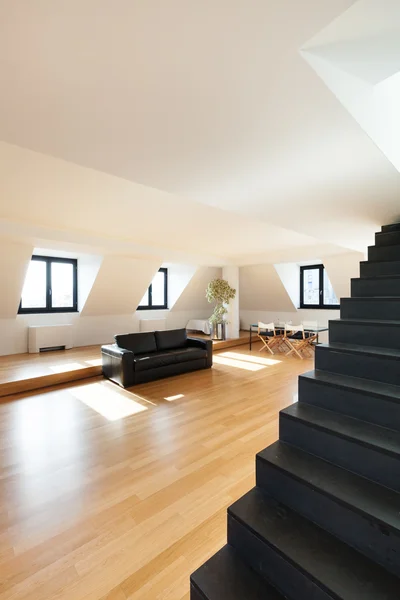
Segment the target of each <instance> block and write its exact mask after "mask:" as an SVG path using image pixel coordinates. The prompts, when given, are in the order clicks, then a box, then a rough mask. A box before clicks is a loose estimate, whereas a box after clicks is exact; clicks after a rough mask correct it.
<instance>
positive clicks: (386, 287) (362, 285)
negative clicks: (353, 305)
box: [351, 277, 400, 304]
mask: <svg viewBox="0 0 400 600" xmlns="http://www.w3.org/2000/svg"><path fill="white" fill-rule="evenodd" d="M351 295H352V297H353V298H363V297H367V298H380V297H382V296H397V297H399V304H400V278H399V279H396V278H393V279H386V278H385V277H382V278H378V279H352V280H351Z"/></svg>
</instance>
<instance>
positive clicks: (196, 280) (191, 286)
mask: <svg viewBox="0 0 400 600" xmlns="http://www.w3.org/2000/svg"><path fill="white" fill-rule="evenodd" d="M217 277H222V269H220V268H218V267H199V268H198V269H197V270H196V272H195V274H194V275H193V277H192V278H191V280H190V281H189V283H188V285H187V286H186V288H185V289H184V290H183V292H182V294H181V295H180V297H179V298H178V300H177V301H176V303H175V305H174V306H173V308H172V311H178V310H181V311H185V310H191V311H193V310H198V311H199V314H201V313H202V312H204V311H205V310H209V311H210V315H211V313H212V304H210V303H209V302H208V300H207V298H206V288H207V285H208V284H209V283H210V281H212V280H213V279H216V278H217Z"/></svg>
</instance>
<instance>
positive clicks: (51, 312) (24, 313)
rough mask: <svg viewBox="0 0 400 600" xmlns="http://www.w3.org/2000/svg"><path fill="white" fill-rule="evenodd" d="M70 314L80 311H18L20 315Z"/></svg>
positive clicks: (66, 309) (65, 309)
mask: <svg viewBox="0 0 400 600" xmlns="http://www.w3.org/2000/svg"><path fill="white" fill-rule="evenodd" d="M69 313H72V314H77V313H79V310H78V309H74V308H60V309H55V310H39V309H36V308H32V309H24V310H19V311H18V315H60V314H64V315H65V314H69Z"/></svg>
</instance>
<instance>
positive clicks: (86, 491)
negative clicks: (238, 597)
mask: <svg viewBox="0 0 400 600" xmlns="http://www.w3.org/2000/svg"><path fill="white" fill-rule="evenodd" d="M258 348H259V344H256V345H255V346H253V351H252V353H250V352H249V351H248V350H247V349H243V348H237V349H233V350H226V351H223V352H220V353H218V354H216V355H215V365H214V367H213V369H211V370H204V371H198V372H195V373H188V374H185V375H181V376H178V377H173V378H169V379H164V380H160V381H157V382H153V383H149V384H145V385H140V386H136V387H135V388H132V389H131V391H124V390H121V389H120V388H118V387H117V386H115V385H114V384H112V383H110V382H106V381H104V380H102V379H101V378H100V377H98V378H93V379H91V380H89V381H88V382H85V383H83V384H82V382H80V383H78V384H75V385H73V386H69V387H65V388H58V389H55V390H54V391H48V392H47V393H41V394H38V393H36V394H35V393H31V394H30V395H28V396H27V395H25V397H23V396H19V397H18V396H17V397H9V398H8V399H7V401H6V399H3V403H2V404H0V440H1V441H0V482H1V486H0V500H1V502H0V600H6V599H7V600H127V599H129V600H139V599H140V600H161V599H162V600H183V599H184V600H189V575H190V573H191V572H192V571H193V570H194V569H196V568H197V567H198V566H199V565H200V564H202V563H203V562H204V561H205V560H206V559H207V558H208V557H209V556H210V555H211V554H213V553H214V552H215V551H216V550H217V549H218V548H220V547H221V546H222V545H223V544H224V543H225V540H226V508H227V507H228V506H229V505H230V504H231V503H232V502H233V501H234V500H236V499H237V498H238V497H239V496H241V495H242V494H244V493H245V492H246V491H247V490H248V489H250V488H251V487H252V486H253V485H254V462H255V454H256V452H258V451H259V450H261V449H262V448H264V447H265V446H267V445H268V444H270V443H271V442H273V441H274V440H275V439H276V438H277V434H278V429H277V415H278V411H279V410H280V409H281V408H283V407H285V406H287V405H289V404H290V403H292V402H293V401H294V397H295V394H296V392H297V375H298V374H299V373H302V372H304V371H306V370H309V369H311V368H312V361H311V360H303V361H301V360H298V359H296V358H292V357H285V356H282V355H279V354H278V355H276V356H271V355H267V354H266V352H261V353H260V352H258ZM221 600H223V599H221Z"/></svg>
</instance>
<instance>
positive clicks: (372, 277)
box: [351, 273, 400, 281]
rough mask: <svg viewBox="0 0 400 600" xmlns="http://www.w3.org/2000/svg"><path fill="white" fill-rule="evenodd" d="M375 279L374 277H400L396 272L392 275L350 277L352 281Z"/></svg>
mask: <svg viewBox="0 0 400 600" xmlns="http://www.w3.org/2000/svg"><path fill="white" fill-rule="evenodd" d="M360 279H361V280H362V281H368V280H371V281H375V279H379V280H381V279H400V274H398V273H396V274H394V275H367V276H366V277H352V278H351V280H352V281H359V280H360Z"/></svg>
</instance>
